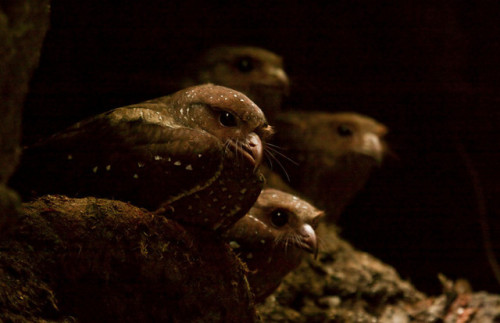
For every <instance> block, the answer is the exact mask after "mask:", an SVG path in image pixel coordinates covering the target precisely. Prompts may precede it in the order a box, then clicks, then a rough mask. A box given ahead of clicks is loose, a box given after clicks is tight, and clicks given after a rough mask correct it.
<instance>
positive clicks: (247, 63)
mask: <svg viewBox="0 0 500 323" xmlns="http://www.w3.org/2000/svg"><path fill="white" fill-rule="evenodd" d="M236 67H237V68H238V70H239V71H240V72H243V73H248V72H250V71H251V70H253V63H252V60H251V59H250V58H247V57H244V58H241V59H240V60H238V61H237V62H236Z"/></svg>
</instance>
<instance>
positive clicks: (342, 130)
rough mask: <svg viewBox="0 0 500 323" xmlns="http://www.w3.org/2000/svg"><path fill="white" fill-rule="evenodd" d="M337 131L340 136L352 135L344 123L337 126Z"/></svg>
mask: <svg viewBox="0 0 500 323" xmlns="http://www.w3.org/2000/svg"><path fill="white" fill-rule="evenodd" d="M337 133H338V134H339V135H340V136H342V137H349V136H352V130H351V128H349V127H348V126H346V125H340V126H338V127H337Z"/></svg>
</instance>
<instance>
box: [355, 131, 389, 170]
mask: <svg viewBox="0 0 500 323" xmlns="http://www.w3.org/2000/svg"><path fill="white" fill-rule="evenodd" d="M361 153H363V154H366V155H368V156H370V157H372V158H374V159H375V160H376V161H377V163H378V164H381V163H382V160H383V159H384V153H385V147H384V144H383V143H382V141H381V140H380V137H379V136H378V135H376V134H374V133H367V134H365V135H364V136H363V145H362V147H361Z"/></svg>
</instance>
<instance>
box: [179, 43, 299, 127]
mask: <svg viewBox="0 0 500 323" xmlns="http://www.w3.org/2000/svg"><path fill="white" fill-rule="evenodd" d="M190 69H191V72H190V73H189V76H187V77H186V78H185V79H184V81H183V82H182V83H183V86H191V85H195V84H202V83H214V84H218V85H223V86H227V87H229V88H232V89H235V90H238V91H240V92H243V93H245V94H246V95H247V96H248V97H249V98H250V99H252V100H253V101H254V102H255V103H257V105H259V107H260V108H261V109H263V110H264V111H265V113H266V115H267V116H268V118H269V119H270V120H272V119H273V117H274V115H275V113H277V112H278V111H279V110H281V105H282V103H283V100H284V98H285V97H286V96H288V94H289V88H290V82H289V79H288V76H287V74H286V73H285V70H284V69H283V59H282V58H281V57H280V56H278V55H276V54H275V53H273V52H270V51H268V50H265V49H262V48H258V47H251V46H219V47H214V48H211V49H210V50H208V51H207V52H206V53H205V54H204V55H202V56H201V57H200V58H199V60H198V61H196V62H195V63H193V64H192V66H191V68H190Z"/></svg>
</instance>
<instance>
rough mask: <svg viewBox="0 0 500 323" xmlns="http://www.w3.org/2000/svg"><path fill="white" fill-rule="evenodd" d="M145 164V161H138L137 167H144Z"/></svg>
mask: <svg viewBox="0 0 500 323" xmlns="http://www.w3.org/2000/svg"><path fill="white" fill-rule="evenodd" d="M144 166H145V164H144V163H142V162H138V163H137V167H139V168H142V167H144Z"/></svg>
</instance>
